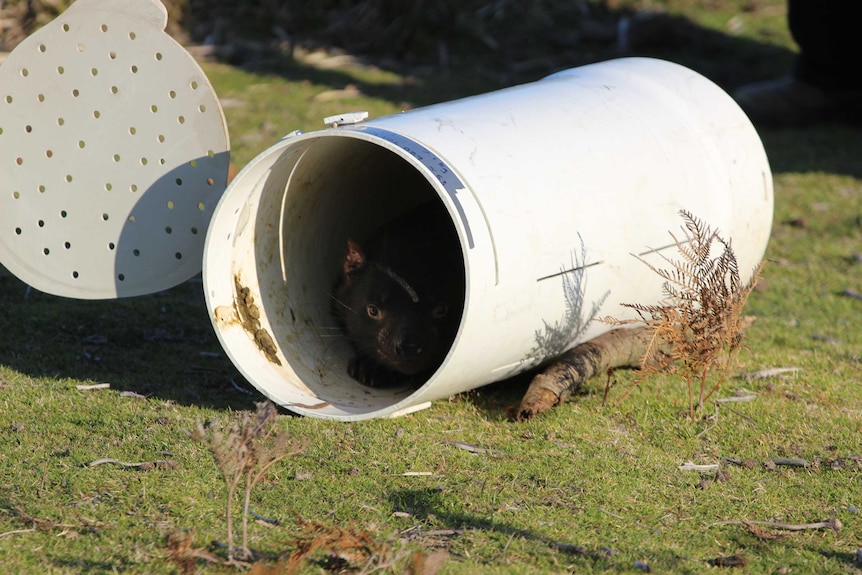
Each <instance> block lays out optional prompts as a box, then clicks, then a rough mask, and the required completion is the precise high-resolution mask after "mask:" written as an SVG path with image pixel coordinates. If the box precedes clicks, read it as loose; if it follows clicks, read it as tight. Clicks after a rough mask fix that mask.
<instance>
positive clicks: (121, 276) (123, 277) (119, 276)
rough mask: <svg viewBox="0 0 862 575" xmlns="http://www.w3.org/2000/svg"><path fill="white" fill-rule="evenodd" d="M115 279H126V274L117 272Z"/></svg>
mask: <svg viewBox="0 0 862 575" xmlns="http://www.w3.org/2000/svg"><path fill="white" fill-rule="evenodd" d="M117 279H118V280H120V281H121V282H122V281H126V274H117Z"/></svg>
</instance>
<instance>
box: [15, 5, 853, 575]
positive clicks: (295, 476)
mask: <svg viewBox="0 0 862 575" xmlns="http://www.w3.org/2000/svg"><path fill="white" fill-rule="evenodd" d="M621 4H625V5H628V4H631V3H621ZM750 4H752V3H750ZM695 5H697V6H695ZM753 5H755V6H759V8H758V9H757V10H755V11H749V12H744V13H743V16H744V18H746V21H747V22H748V25H747V27H746V32H745V34H746V35H747V36H746V37H745V38H743V39H741V40H739V41H740V42H741V44H736V43H734V44H733V46H734V47H733V49H732V50H731V49H730V48H728V50H727V51H723V50H719V52H718V53H717V54H687V55H685V58H686V59H688V60H689V61H690V62H694V63H695V64H698V63H700V64H701V65H702V66H703V67H702V68H701V69H711V70H718V71H719V72H721V74H719V75H720V76H721V77H722V78H724V80H723V83H724V84H725V85H728V86H731V85H733V84H734V83H739V82H741V81H744V80H746V79H749V77H750V76H751V75H753V74H755V72H757V71H759V70H763V69H765V68H767V67H769V66H773V65H774V64H771V63H770V62H772V61H769V62H766V61H763V60H762V58H765V57H766V56H768V55H772V54H775V53H780V54H781V55H782V56H781V57H782V58H783V60H781V59H780V60H779V61H780V62H781V61H783V62H789V53H788V52H786V50H785V47H786V46H787V45H788V40H787V33H786V30H784V31H782V30H783V28H782V26H781V22H782V15H781V12H780V11H776V10H774V7H775V6H779V5H781V2H757V3H753ZM704 6H709V7H712V6H716V7H717V8H716V9H714V10H713V9H712V8H704ZM734 7H736V4H733V3H731V2H712V3H709V4H705V3H693V2H683V1H677V2H667V8H668V10H669V11H671V13H678V14H684V15H686V17H687V18H689V19H690V20H691V21H692V22H695V23H698V24H702V25H703V26H705V27H706V28H707V29H709V30H721V29H722V27H723V26H725V24H726V22H727V19H728V18H729V15H730V14H731V12H732V11H733V8H734ZM734 42H736V40H734ZM755 44H757V46H755ZM661 49H662V48H661V47H660V46H659V47H657V48H656V51H658V52H660V51H661ZM737 51H741V53H743V54H746V55H747V58H748V59H747V60H745V62H748V63H747V64H745V65H744V66H743V65H740V66H739V68H740V70H739V71H738V74H737V75H732V74H730V73H729V72H728V71H729V70H732V68H733V66H734V62H733V61H725V60H723V58H725V57H727V55H728V54H729V53H732V54H736V53H737ZM776 51H777V52H776ZM605 55H608V54H605ZM594 56H595V57H596V58H599V57H602V56H603V54H602V53H599V52H596V53H595V54H594ZM206 72H207V74H208V75H209V76H210V78H211V79H212V81H213V84H214V85H215V88H216V90H217V91H218V93H219V95H220V96H221V97H222V98H223V99H225V100H227V101H228V102H230V103H231V104H230V106H229V107H228V108H227V109H226V114H227V117H228V123H229V126H230V130H231V136H232V148H233V151H234V161H235V162H236V164H237V165H238V166H240V167H241V166H242V165H244V164H245V163H246V162H248V161H249V160H250V159H251V158H252V157H253V156H254V155H255V154H256V153H258V152H259V151H261V150H263V149H265V148H266V147H268V146H269V145H271V144H272V143H273V142H274V141H275V140H276V139H277V138H278V137H280V136H281V135H282V134H283V133H286V132H288V131H292V130H294V129H303V130H310V129H315V128H317V127H319V126H320V120H321V119H322V118H323V117H324V116H325V115H328V114H331V113H337V112H342V111H345V110H353V109H369V110H370V111H371V112H372V115H380V114H385V113H389V112H395V111H397V110H399V109H401V108H402V107H404V105H405V104H408V105H421V104H425V103H429V102H433V101H439V100H445V99H449V98H451V97H454V96H456V95H458V94H465V93H471V92H476V91H480V90H482V89H493V88H494V87H496V86H495V85H493V82H488V81H487V80H481V78H480V79H478V80H477V79H476V78H475V77H471V78H468V77H467V75H459V73H458V72H457V71H454V72H452V73H451V74H449V75H448V76H446V75H439V76H423V75H418V76H417V77H416V78H412V79H408V80H405V76H404V74H398V73H396V72H393V71H387V70H382V69H375V68H373V67H360V68H357V67H355V66H354V67H348V68H344V69H335V70H329V69H327V70H321V69H317V68H314V67H311V66H308V65H301V64H289V65H285V66H283V67H279V68H276V69H274V70H268V71H256V72H252V71H247V70H246V71H244V70H240V69H237V68H233V67H229V66H226V65H222V64H209V65H207V66H206ZM779 72H780V71H777V72H776V73H779ZM483 82H485V84H484V86H483V85H482V83H483ZM347 84H354V85H356V86H357V87H358V88H359V91H360V92H361V93H362V94H364V95H363V96H360V97H358V98H352V99H348V100H335V101H332V100H329V101H327V99H326V98H320V97H318V99H317V100H314V96H315V95H317V94H320V93H323V92H327V91H332V90H341V89H343V88H344V87H345V86H346V85H347ZM763 138H764V142H765V145H766V147H767V151H768V153H769V155H770V161H771V163H772V166H773V169H774V170H775V189H776V216H775V222H774V228H773V236H772V240H771V243H770V246H769V250H768V253H767V256H768V258H769V260H770V263H769V264H768V265H767V267H766V269H765V270H764V274H763V275H764V282H763V285H762V286H761V287H759V288H758V289H757V290H756V291H755V292H754V293H753V294H752V296H751V297H750V299H749V303H748V305H747V306H746V313H747V314H751V315H754V316H756V317H757V318H758V319H757V321H756V323H755V324H754V326H753V327H751V328H750V329H749V331H748V335H747V338H746V348H745V349H743V350H742V352H741V354H740V361H741V364H740V366H739V368H738V371H739V373H746V372H753V371H756V370H759V369H763V368H767V367H791V366H792V367H798V368H800V369H801V371H799V372H796V373H795V374H789V375H785V376H782V377H774V378H768V379H762V380H743V379H733V380H731V381H730V382H729V383H728V384H726V385H725V386H724V387H723V388H722V390H721V392H720V393H719V395H721V396H723V397H726V396H729V395H733V394H734V393H735V392H736V391H737V390H741V389H745V390H747V391H748V392H751V393H753V394H756V396H757V398H756V399H755V400H754V401H751V402H746V403H732V404H723V405H722V406H720V407H718V408H715V407H710V408H709V409H708V410H707V411H706V412H705V413H703V414H702V415H703V417H702V418H701V419H698V420H696V421H693V422H692V421H690V420H689V419H688V418H687V416H686V412H687V409H688V404H687V395H686V392H685V389H684V384H683V383H682V382H681V381H678V380H674V379H672V378H668V377H662V376H655V377H652V378H650V379H649V380H648V381H646V382H644V383H642V384H641V385H640V386H639V387H638V388H637V389H635V390H634V391H633V393H632V394H631V395H630V396H629V398H628V399H627V400H626V401H625V402H623V403H614V402H613V400H614V399H616V398H618V397H619V396H620V395H621V393H620V391H619V390H620V389H621V387H617V388H615V390H614V391H613V392H612V395H611V400H612V402H611V404H610V405H607V406H603V405H602V388H603V386H604V381H601V380H595V381H593V382H591V385H590V387H589V389H588V393H586V394H585V395H583V396H580V397H578V398H576V399H575V401H573V402H571V403H568V404H565V405H563V406H560V407H558V408H556V409H554V410H552V411H551V412H550V413H548V414H546V415H544V416H542V417H540V418H538V419H537V420H535V421H530V422H527V423H523V424H515V423H512V422H511V421H510V419H509V415H510V412H511V410H512V409H513V408H514V407H515V406H517V403H518V401H519V400H520V396H521V394H523V392H524V390H525V389H526V382H525V381H524V380H523V379H518V380H515V381H510V382H506V383H504V384H497V385H493V386H489V387H486V388H482V389H480V390H476V391H473V392H470V393H465V394H461V395H459V396H456V397H453V398H451V399H450V400H449V401H439V402H437V403H435V404H434V405H433V406H432V407H431V408H430V409H427V410H424V411H420V412H418V413H415V414H412V415H410V416H406V417H403V418H399V419H395V420H381V421H369V422H363V423H357V424H337V423H332V422H327V421H319V420H314V419H305V418H296V417H291V416H290V415H288V414H286V413H284V414H282V415H281V416H280V418H279V425H280V426H281V427H282V428H283V429H284V430H285V432H287V433H289V434H292V435H293V436H294V437H295V438H296V440H297V441H308V442H310V444H309V446H308V448H307V449H306V451H305V452H304V453H303V454H301V455H298V456H294V457H290V458H287V459H286V460H284V461H282V462H280V463H278V464H276V465H275V466H274V467H273V469H272V470H271V471H270V473H269V474H268V475H267V476H266V477H265V478H264V480H263V481H262V482H261V483H260V484H259V485H258V486H257V487H256V488H255V490H254V491H253V492H252V495H251V499H252V508H253V510H254V511H255V512H256V513H258V514H260V515H262V516H265V517H271V518H276V519H278V520H279V521H280V522H281V524H280V525H278V526H273V525H271V524H266V523H253V524H251V525H250V541H249V543H250V546H251V547H252V548H254V549H256V550H259V551H262V552H266V553H271V554H274V555H277V554H279V553H283V552H284V553H289V552H291V551H292V550H293V547H292V543H291V541H294V540H296V539H298V538H302V537H304V536H305V535H306V532H305V531H304V530H303V528H302V527H300V526H298V525H297V524H296V522H295V518H296V517H299V518H303V519H304V520H307V521H316V522H319V523H322V524H325V525H332V526H335V525H339V526H342V527H349V528H350V529H353V530H355V531H356V532H362V533H365V534H368V535H370V536H372V537H373V538H374V539H376V540H378V541H381V542H385V543H389V544H390V545H391V546H392V547H393V549H394V550H395V551H397V552H399V553H408V552H409V551H413V550H423V551H425V552H430V551H431V550H434V549H444V550H446V551H447V552H448V553H449V558H448V560H447V561H446V563H445V564H444V566H443V572H444V573H453V574H456V573H476V572H482V573H525V574H526V573H563V572H578V573H602V572H626V573H639V572H642V571H643V570H644V569H645V568H646V567H645V566H648V567H649V568H650V569H651V570H652V572H657V573H704V572H710V571H718V569H719V568H717V567H711V566H710V565H709V563H708V561H709V560H710V559H713V558H716V557H722V556H730V555H736V554H741V555H744V556H745V557H746V558H747V560H748V565H747V567H745V569H744V572H746V573H752V574H760V573H763V574H766V573H812V572H817V573H836V574H838V573H841V574H847V573H860V572H862V566H860V565H859V564H858V562H857V559H856V555H855V554H856V549H857V547H859V545H860V541H862V522H860V514H859V512H858V508H859V507H860V506H862V423H860V422H862V385H860V382H861V381H862V329H860V327H862V302H860V301H859V300H858V299H854V298H853V297H848V296H846V295H842V292H844V290H847V289H850V290H856V291H857V292H858V291H862V263H860V262H859V261H858V257H856V258H854V254H859V253H860V252H862V223H860V218H862V179H860V178H862V167H860V164H859V163H858V158H859V157H860V155H862V135H860V133H859V132H858V130H854V129H851V128H847V127H841V126H823V127H816V128H810V129H806V130H784V131H765V132H763ZM201 291H202V289H201V284H200V281H199V280H197V281H194V280H193V281H190V282H187V283H185V284H183V285H181V286H178V287H176V288H174V289H172V290H169V291H167V292H164V293H161V294H156V295H153V296H147V297H140V298H135V299H133V300H122V301H115V302H85V301H72V300H64V299H59V298H55V297H51V296H47V295H44V294H41V293H38V292H33V293H30V294H29V296H27V297H25V294H26V292H25V286H24V285H23V284H21V283H20V282H19V281H18V280H16V279H14V278H12V277H10V276H8V275H0V326H2V332H0V571H3V572H5V573H179V567H178V566H177V565H176V564H174V563H172V562H170V561H169V560H168V559H167V558H166V557H167V537H168V535H169V534H171V533H176V532H184V533H188V534H189V535H191V536H192V537H193V539H194V544H195V546H197V547H201V548H205V549H209V550H211V551H212V552H215V553H221V554H222V555H224V550H223V549H220V548H219V547H218V546H213V545H211V542H213V541H216V542H222V543H223V542H224V541H225V524H224V519H223V510H224V502H225V497H226V488H225V486H224V483H223V481H222V479H221V476H220V472H219V471H218V469H217V468H216V466H215V465H214V463H213V461H212V458H211V456H210V454H209V453H208V451H207V449H206V446H205V445H202V444H200V443H198V442H196V441H194V440H192V439H191V438H190V437H189V435H188V432H189V431H191V430H192V429H194V428H195V426H196V423H197V422H198V421H201V422H205V423H206V422H215V421H218V422H221V423H228V422H230V421H233V418H234V417H235V416H236V415H237V414H236V413H235V412H237V411H240V410H249V409H254V405H253V401H255V400H259V399H260V398H259V396H258V395H257V394H256V393H254V392H253V393H251V394H249V393H244V392H242V391H240V389H238V387H239V388H245V389H248V385H247V384H246V383H245V382H244V381H243V380H242V378H241V377H240V376H239V375H238V374H237V373H236V372H235V369H234V368H233V366H232V365H231V364H230V362H229V361H228V360H227V358H226V357H225V356H224V354H223V352H222V351H221V349H220V347H219V345H218V342H217V341H216V339H215V336H214V334H213V332H212V329H211V327H210V325H209V320H208V318H207V314H206V310H205V307H204V304H203V297H202V293H201ZM615 377H616V378H617V380H618V385H619V386H627V385H632V384H633V383H634V382H635V380H636V379H635V378H636V376H635V374H633V373H631V372H618V373H617V374H616V375H615ZM93 383H110V384H111V387H110V389H100V390H92V391H81V390H78V389H76V387H77V386H79V385H82V384H93ZM234 384H236V386H235V385H234ZM123 392H135V393H136V394H139V395H131V396H130V395H129V394H128V393H126V394H124V393H123ZM140 396H143V397H140ZM451 442H464V443H468V444H472V445H476V446H480V447H483V448H487V449H489V450H492V451H490V452H487V453H478V454H477V453H473V452H470V451H467V450H464V449H461V448H459V447H458V445H457V444H453V443H451ZM105 457H110V458H115V459H118V460H121V461H127V462H142V461H153V460H157V459H166V458H167V459H171V460H174V461H176V462H177V466H176V467H175V468H172V469H153V470H150V471H138V470H134V469H127V468H122V467H119V466H116V465H110V464H106V465H99V466H96V467H86V466H85V465H84V464H86V463H88V462H92V461H94V460H97V459H100V458H105ZM722 457H726V458H731V459H735V460H739V461H742V460H751V461H753V464H751V465H749V466H737V465H733V464H730V463H727V462H724V463H722V469H723V470H725V471H726V472H727V475H728V477H727V478H725V479H724V480H722V481H718V480H715V477H714V476H713V475H706V474H699V473H696V472H692V471H681V470H679V469H678V466H679V465H681V464H682V463H684V462H687V461H691V462H693V463H698V464H705V463H718V462H721V461H723V460H721V459H720V458H722ZM777 457H798V458H803V459H805V460H807V461H808V462H809V463H810V464H811V465H810V466H808V467H785V466H779V467H775V468H773V467H771V466H769V465H767V463H768V462H769V461H770V460H772V459H774V458H777ZM407 472H430V473H431V475H420V476H415V475H404V474H405V473H407ZM705 479H711V480H712V481H704V480H705ZM826 518H837V519H839V520H840V521H841V522H842V523H843V529H842V530H840V531H839V532H834V531H828V530H805V531H801V532H796V533H779V532H778V531H777V530H768V533H766V534H765V533H762V532H755V531H754V530H749V529H747V528H746V527H745V526H742V525H738V524H729V525H717V523H719V522H723V521H730V520H768V521H776V522H781V523H808V522H815V521H820V520H823V519H826ZM462 529H463V531H461V530H462ZM453 531H454V532H453ZM768 534H782V535H785V536H784V537H783V538H770V537H767V536H765V535H768ZM758 535H759V536H758ZM554 543H558V544H560V545H556V544H554ZM563 544H565V545H571V546H575V545H577V546H582V549H581V548H577V549H575V548H572V547H565V545H563ZM318 559H320V561H318V562H309V563H307V564H306V567H305V570H304V571H303V572H307V573H324V572H326V569H325V565H324V562H323V558H322V557H321V556H318ZM405 565H406V562H405V561H402V562H401V563H399V566H400V567H404V566H405ZM400 567H399V568H400ZM198 568H199V572H201V573H230V572H234V569H233V568H231V567H225V566H219V565H214V564H207V563H205V562H203V561H201V562H199V564H198Z"/></svg>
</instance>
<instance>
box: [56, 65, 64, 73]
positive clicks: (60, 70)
mask: <svg viewBox="0 0 862 575" xmlns="http://www.w3.org/2000/svg"><path fill="white" fill-rule="evenodd" d="M65 71H66V69H65V68H64V67H62V66H57V73H58V74H62V73H64V72H65Z"/></svg>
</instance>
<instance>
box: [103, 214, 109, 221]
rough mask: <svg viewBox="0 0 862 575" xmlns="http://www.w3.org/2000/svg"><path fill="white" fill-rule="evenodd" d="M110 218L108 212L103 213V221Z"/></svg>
mask: <svg viewBox="0 0 862 575" xmlns="http://www.w3.org/2000/svg"><path fill="white" fill-rule="evenodd" d="M108 218H110V216H109V215H108V214H106V213H103V214H102V221H105V222H107V221H108Z"/></svg>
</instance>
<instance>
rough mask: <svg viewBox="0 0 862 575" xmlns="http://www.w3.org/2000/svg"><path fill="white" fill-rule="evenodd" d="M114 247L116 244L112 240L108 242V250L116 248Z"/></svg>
mask: <svg viewBox="0 0 862 575" xmlns="http://www.w3.org/2000/svg"><path fill="white" fill-rule="evenodd" d="M116 247H117V246H116V244H114V242H108V249H109V250H111V251H114V248H116Z"/></svg>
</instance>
